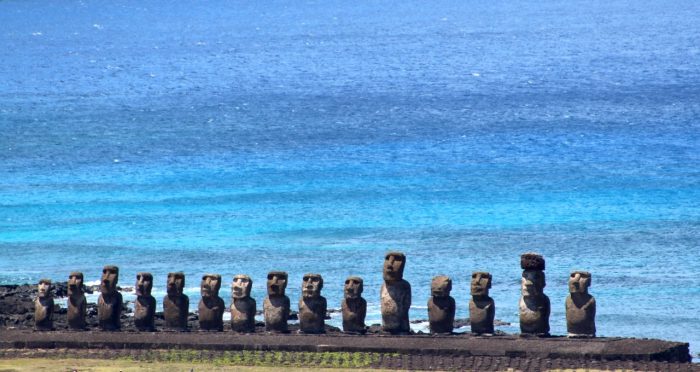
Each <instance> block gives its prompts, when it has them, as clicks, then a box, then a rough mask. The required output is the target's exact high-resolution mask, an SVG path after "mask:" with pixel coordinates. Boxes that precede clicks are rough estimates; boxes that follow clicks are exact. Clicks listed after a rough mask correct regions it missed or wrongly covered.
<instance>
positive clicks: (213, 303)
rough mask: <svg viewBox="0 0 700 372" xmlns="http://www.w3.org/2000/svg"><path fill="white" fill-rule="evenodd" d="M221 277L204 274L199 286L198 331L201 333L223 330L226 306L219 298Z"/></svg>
mask: <svg viewBox="0 0 700 372" xmlns="http://www.w3.org/2000/svg"><path fill="white" fill-rule="evenodd" d="M220 289H221V275H219V274H204V276H202V282H201V284H200V291H201V294H202V299H201V300H199V306H198V308H199V329H201V330H203V331H223V330H224V310H225V309H226V305H225V304H224V300H223V299H222V298H221V297H219V290H220Z"/></svg>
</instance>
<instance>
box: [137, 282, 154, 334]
mask: <svg viewBox="0 0 700 372" xmlns="http://www.w3.org/2000/svg"><path fill="white" fill-rule="evenodd" d="M134 287H135V288H136V303H135V304H134V326H135V327H136V329H138V330H139V331H149V332H152V331H155V330H156V325H155V315H156V299H155V298H154V297H153V296H152V295H151V290H152V289H153V275H152V274H151V273H143V272H142V273H138V274H136V285H135V286H134Z"/></svg>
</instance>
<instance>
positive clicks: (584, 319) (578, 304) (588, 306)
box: [566, 271, 595, 337]
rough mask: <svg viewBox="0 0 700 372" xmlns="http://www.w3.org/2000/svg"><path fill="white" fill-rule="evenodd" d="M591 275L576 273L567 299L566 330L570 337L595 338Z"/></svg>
mask: <svg viewBox="0 0 700 372" xmlns="http://www.w3.org/2000/svg"><path fill="white" fill-rule="evenodd" d="M590 286H591V273H589V272H587V271H574V272H572V273H571V276H570V277H569V293H570V294H569V296H568V297H567V298H566V329H567V332H568V333H569V337H595V298H594V297H593V296H591V295H590V294H588V287H590Z"/></svg>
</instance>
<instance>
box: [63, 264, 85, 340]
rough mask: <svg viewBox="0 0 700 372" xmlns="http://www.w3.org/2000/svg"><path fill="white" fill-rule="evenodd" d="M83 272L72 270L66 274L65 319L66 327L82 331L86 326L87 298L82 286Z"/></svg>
mask: <svg viewBox="0 0 700 372" xmlns="http://www.w3.org/2000/svg"><path fill="white" fill-rule="evenodd" d="M83 279H84V278H83V273H81V272H78V271H74V272H72V273H70V275H69V276H68V301H67V302H68V311H67V312H66V320H67V322H68V329H71V330H74V331H82V330H84V329H85V328H86V327H87V322H86V321H85V317H86V315H87V300H86V299H85V287H84V286H83Z"/></svg>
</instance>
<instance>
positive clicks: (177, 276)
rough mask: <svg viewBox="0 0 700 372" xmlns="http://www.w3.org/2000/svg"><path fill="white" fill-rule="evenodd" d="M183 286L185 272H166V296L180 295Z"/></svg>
mask: <svg viewBox="0 0 700 372" xmlns="http://www.w3.org/2000/svg"><path fill="white" fill-rule="evenodd" d="M184 288H185V273H183V272H176V273H168V284H167V288H166V289H167V291H168V296H181V295H182V291H183V289H184Z"/></svg>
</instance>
